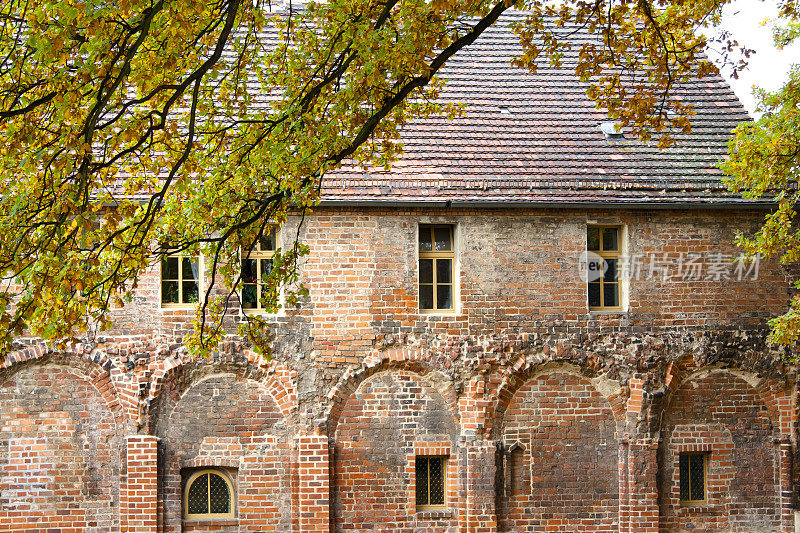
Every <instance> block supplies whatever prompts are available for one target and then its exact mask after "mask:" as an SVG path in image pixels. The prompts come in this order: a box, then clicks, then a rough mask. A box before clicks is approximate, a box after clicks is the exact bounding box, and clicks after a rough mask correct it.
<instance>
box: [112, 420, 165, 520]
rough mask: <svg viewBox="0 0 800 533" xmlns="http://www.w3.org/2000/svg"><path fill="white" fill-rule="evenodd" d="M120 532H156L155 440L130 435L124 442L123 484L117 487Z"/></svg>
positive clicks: (156, 446)
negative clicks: (118, 489) (118, 490)
mask: <svg viewBox="0 0 800 533" xmlns="http://www.w3.org/2000/svg"><path fill="white" fill-rule="evenodd" d="M120 493H121V494H120V515H121V516H120V522H121V526H122V531H136V532H137V533H156V531H157V530H158V508H157V507H158V497H157V496H158V438H156V437H154V436H152V435H130V436H128V437H127V438H126V440H125V483H123V484H122V486H121V487H120Z"/></svg>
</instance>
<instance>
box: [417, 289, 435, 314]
mask: <svg viewBox="0 0 800 533" xmlns="http://www.w3.org/2000/svg"><path fill="white" fill-rule="evenodd" d="M419 308H420V309H433V285H420V286H419Z"/></svg>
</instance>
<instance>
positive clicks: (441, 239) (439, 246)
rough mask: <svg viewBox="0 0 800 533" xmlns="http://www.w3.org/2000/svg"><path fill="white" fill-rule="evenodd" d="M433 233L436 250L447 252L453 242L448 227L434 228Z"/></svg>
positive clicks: (451, 247)
mask: <svg viewBox="0 0 800 533" xmlns="http://www.w3.org/2000/svg"><path fill="white" fill-rule="evenodd" d="M433 235H434V238H435V239H436V251H437V252H447V251H450V250H452V249H453V243H452V242H451V239H450V227H449V226H448V227H445V228H434V229H433Z"/></svg>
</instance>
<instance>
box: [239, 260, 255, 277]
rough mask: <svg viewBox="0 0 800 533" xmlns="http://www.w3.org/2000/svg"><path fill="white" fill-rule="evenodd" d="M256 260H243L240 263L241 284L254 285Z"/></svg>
mask: <svg viewBox="0 0 800 533" xmlns="http://www.w3.org/2000/svg"><path fill="white" fill-rule="evenodd" d="M257 262H258V259H245V260H244V261H242V282H243V283H255V282H256V281H257V279H256V272H257V270H256V268H257V267H256V263H257Z"/></svg>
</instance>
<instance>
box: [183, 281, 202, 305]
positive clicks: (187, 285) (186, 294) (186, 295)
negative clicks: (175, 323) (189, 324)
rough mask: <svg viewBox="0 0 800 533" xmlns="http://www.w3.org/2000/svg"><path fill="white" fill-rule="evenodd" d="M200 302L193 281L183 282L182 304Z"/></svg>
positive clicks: (195, 284)
mask: <svg viewBox="0 0 800 533" xmlns="http://www.w3.org/2000/svg"><path fill="white" fill-rule="evenodd" d="M199 301H200V292H199V291H198V290H197V283H195V282H194V281H184V282H183V303H185V304H192V303H196V302H199Z"/></svg>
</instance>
